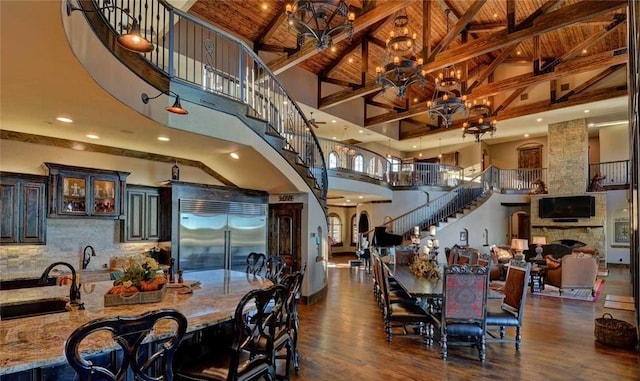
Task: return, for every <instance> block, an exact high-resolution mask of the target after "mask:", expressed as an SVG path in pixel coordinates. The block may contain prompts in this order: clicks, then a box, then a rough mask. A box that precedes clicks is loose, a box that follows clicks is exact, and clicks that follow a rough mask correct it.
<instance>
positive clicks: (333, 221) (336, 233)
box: [329, 213, 342, 245]
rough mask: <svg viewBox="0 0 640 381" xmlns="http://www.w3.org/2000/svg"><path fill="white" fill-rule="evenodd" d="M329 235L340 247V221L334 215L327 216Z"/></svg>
mask: <svg viewBox="0 0 640 381" xmlns="http://www.w3.org/2000/svg"><path fill="white" fill-rule="evenodd" d="M329 235H330V236H331V238H333V241H334V242H335V244H336V245H342V220H340V216H338V215H337V214H335V213H331V214H329Z"/></svg>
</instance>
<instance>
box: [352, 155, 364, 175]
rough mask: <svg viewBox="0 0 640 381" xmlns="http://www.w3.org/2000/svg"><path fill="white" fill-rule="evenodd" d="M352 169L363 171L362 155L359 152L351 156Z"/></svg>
mask: <svg viewBox="0 0 640 381" xmlns="http://www.w3.org/2000/svg"><path fill="white" fill-rule="evenodd" d="M353 170H354V171H355V172H364V156H362V155H361V154H357V155H356V156H354V157H353Z"/></svg>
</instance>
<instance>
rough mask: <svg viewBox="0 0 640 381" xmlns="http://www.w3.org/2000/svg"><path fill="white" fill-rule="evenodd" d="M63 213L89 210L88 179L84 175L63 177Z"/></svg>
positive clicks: (82, 212) (83, 212) (77, 212)
mask: <svg viewBox="0 0 640 381" xmlns="http://www.w3.org/2000/svg"><path fill="white" fill-rule="evenodd" d="M61 206H62V210H61V212H62V213H70V214H80V215H82V214H85V213H86V212H87V180H86V178H84V177H63V178H62V205H61Z"/></svg>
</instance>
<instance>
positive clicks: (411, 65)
mask: <svg viewBox="0 0 640 381" xmlns="http://www.w3.org/2000/svg"><path fill="white" fill-rule="evenodd" d="M416 39H417V34H416V33H410V31H409V16H407V14H406V12H404V11H402V12H401V13H400V14H399V15H398V16H396V17H395V18H394V19H393V30H392V31H391V32H390V33H389V38H387V41H386V46H387V54H388V61H387V64H385V65H384V67H381V66H378V67H376V74H377V75H376V83H378V84H379V85H382V91H384V90H385V89H386V88H387V87H393V88H395V89H396V92H397V96H398V98H405V97H406V96H407V89H408V88H409V86H411V85H413V84H414V83H419V84H420V87H424V76H425V71H424V70H422V64H423V63H424V62H423V59H422V58H417V57H416V55H417V51H418V48H417V44H416Z"/></svg>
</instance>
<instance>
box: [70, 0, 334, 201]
mask: <svg viewBox="0 0 640 381" xmlns="http://www.w3.org/2000/svg"><path fill="white" fill-rule="evenodd" d="M79 4H80V5H81V6H82V7H83V8H89V9H90V8H93V10H98V9H100V10H99V13H100V14H101V15H102V18H103V21H104V22H105V23H106V24H107V25H109V26H110V27H111V29H112V30H113V31H114V32H115V33H121V32H122V30H123V28H124V27H126V25H127V24H128V23H129V22H130V20H128V19H127V17H126V16H125V15H123V13H122V12H121V11H114V10H113V9H112V8H113V6H114V5H115V6H116V7H119V8H121V9H127V10H128V11H129V14H130V15H131V16H132V17H135V18H136V19H138V21H139V23H140V28H141V34H142V35H143V36H144V37H145V38H146V39H147V40H150V41H152V43H153V44H154V46H155V48H154V50H153V51H152V52H150V53H146V54H142V55H140V57H142V59H144V60H145V61H147V62H148V63H149V64H151V65H152V66H154V67H155V68H157V69H158V70H159V71H160V72H162V73H164V74H165V75H167V76H168V77H169V78H171V80H172V81H180V82H182V83H184V84H187V85H189V86H191V87H193V88H194V89H200V90H201V91H204V92H209V93H214V94H217V95H219V96H223V97H226V98H230V99H233V100H235V101H237V102H240V103H242V104H244V105H246V106H248V107H247V111H246V115H240V116H250V117H252V118H257V119H259V120H263V121H265V122H266V123H268V125H269V127H270V129H269V132H270V133H274V132H277V133H278V134H280V135H281V136H282V137H284V138H285V139H286V141H287V142H286V148H287V149H289V150H291V151H294V152H296V153H297V156H298V161H299V162H301V163H304V164H306V165H307V166H308V167H309V171H310V172H311V174H312V175H313V176H314V177H315V181H316V188H317V189H320V192H319V193H320V194H316V197H318V199H319V201H320V202H321V203H322V204H323V205H324V202H323V200H325V199H326V194H327V182H328V180H327V172H326V165H325V162H324V155H323V154H322V150H321V148H320V144H319V142H318V140H317V138H316V136H315V134H314V132H313V129H312V128H311V125H310V124H309V122H308V120H307V119H306V117H305V116H304V114H303V112H302V111H301V110H300V108H299V107H298V105H297V104H296V102H295V101H294V100H293V99H292V98H291V97H290V96H289V95H288V94H287V92H286V90H285V89H284V87H283V86H282V85H281V84H280V82H279V81H278V80H277V78H276V76H275V75H274V74H273V73H272V72H271V71H270V70H269V68H268V67H267V65H266V64H265V63H263V62H262V60H261V59H260V58H259V57H258V55H257V54H256V53H254V51H253V50H252V49H251V48H250V47H249V46H248V45H247V44H246V43H245V42H243V41H242V40H240V39H238V38H236V37H234V36H231V35H229V34H228V33H227V32H225V31H223V30H221V29H218V28H216V27H215V26H213V25H210V24H207V23H205V22H204V21H202V20H199V19H197V18H195V17H194V16H191V15H189V14H187V13H185V12H182V11H180V10H178V9H175V8H174V7H173V6H171V5H170V4H169V3H167V2H166V1H164V0H80V1H79ZM183 98H184V99H185V100H189V99H187V98H186V97H184V96H183ZM196 103H198V102H197V101H196ZM200 103H203V105H205V106H206V104H204V103H206V102H200ZM214 128H216V126H215V125H214V123H212V126H211V129H212V130H213V129H214ZM265 132H266V131H265Z"/></svg>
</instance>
